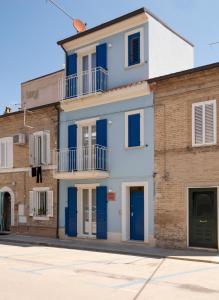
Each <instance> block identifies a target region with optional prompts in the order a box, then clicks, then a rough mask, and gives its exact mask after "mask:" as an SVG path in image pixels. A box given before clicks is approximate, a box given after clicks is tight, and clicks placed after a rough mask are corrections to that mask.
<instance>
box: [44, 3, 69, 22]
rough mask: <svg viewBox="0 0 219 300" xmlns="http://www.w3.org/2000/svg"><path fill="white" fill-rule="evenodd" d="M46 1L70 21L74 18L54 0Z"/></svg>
mask: <svg viewBox="0 0 219 300" xmlns="http://www.w3.org/2000/svg"><path fill="white" fill-rule="evenodd" d="M47 1H49V2H50V4H52V5H54V6H55V7H56V8H58V9H59V10H60V11H62V12H63V13H64V14H65V15H66V16H67V17H68V18H69V19H71V20H72V21H74V18H73V17H72V16H71V15H70V14H69V13H68V12H67V11H66V10H64V8H62V7H61V6H60V5H59V4H57V3H56V2H55V1H53V0H47Z"/></svg>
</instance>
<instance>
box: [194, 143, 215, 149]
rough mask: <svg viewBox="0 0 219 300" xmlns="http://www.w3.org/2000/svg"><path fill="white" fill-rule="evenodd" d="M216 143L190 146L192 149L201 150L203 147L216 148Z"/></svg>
mask: <svg viewBox="0 0 219 300" xmlns="http://www.w3.org/2000/svg"><path fill="white" fill-rule="evenodd" d="M216 145H217V143H212V144H197V145H196V144H192V148H203V147H211V146H216Z"/></svg>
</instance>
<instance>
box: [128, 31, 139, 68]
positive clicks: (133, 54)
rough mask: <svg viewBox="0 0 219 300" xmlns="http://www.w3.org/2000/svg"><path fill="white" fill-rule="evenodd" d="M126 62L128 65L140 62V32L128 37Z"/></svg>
mask: <svg viewBox="0 0 219 300" xmlns="http://www.w3.org/2000/svg"><path fill="white" fill-rule="evenodd" d="M128 62H129V66H132V65H136V64H139V63H140V32H137V33H134V34H132V35H129V37H128Z"/></svg>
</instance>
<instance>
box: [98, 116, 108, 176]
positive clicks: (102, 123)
mask: <svg viewBox="0 0 219 300" xmlns="http://www.w3.org/2000/svg"><path fill="white" fill-rule="evenodd" d="M96 134H97V136H96V144H97V146H96V169H97V170H103V171H105V170H106V169H107V119H103V120H97V122H96Z"/></svg>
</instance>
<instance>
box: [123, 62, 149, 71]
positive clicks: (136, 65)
mask: <svg viewBox="0 0 219 300" xmlns="http://www.w3.org/2000/svg"><path fill="white" fill-rule="evenodd" d="M144 64H146V62H144V61H142V62H140V63H139V64H135V65H131V66H128V65H125V70H129V69H133V68H137V67H141V66H143V65H144Z"/></svg>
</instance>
